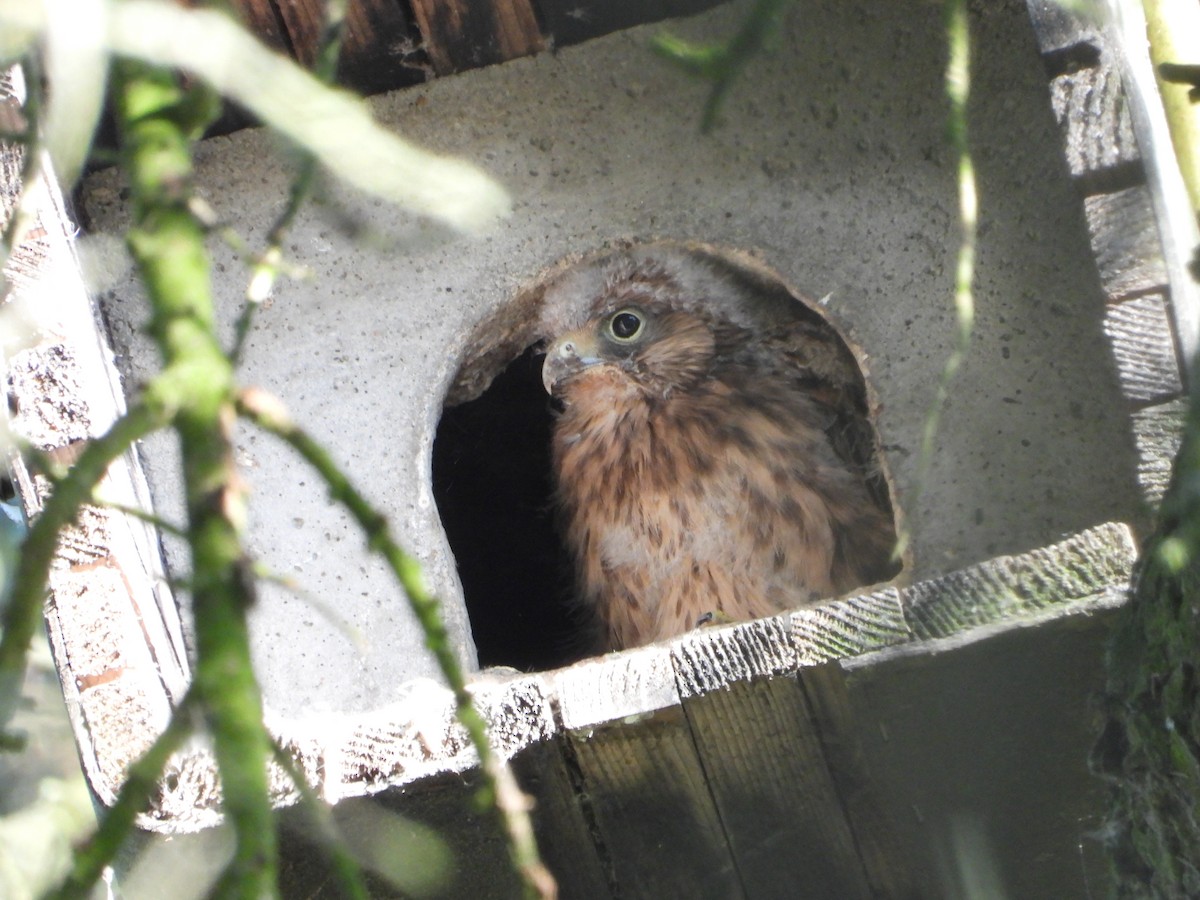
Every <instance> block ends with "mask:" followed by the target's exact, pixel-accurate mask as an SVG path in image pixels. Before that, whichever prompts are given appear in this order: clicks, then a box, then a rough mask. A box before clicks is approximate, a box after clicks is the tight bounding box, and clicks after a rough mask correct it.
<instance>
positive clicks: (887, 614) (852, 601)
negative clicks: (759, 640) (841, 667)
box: [791, 588, 913, 665]
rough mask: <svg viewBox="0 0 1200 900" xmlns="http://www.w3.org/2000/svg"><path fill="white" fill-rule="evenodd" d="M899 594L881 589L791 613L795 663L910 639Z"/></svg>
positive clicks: (853, 652)
mask: <svg viewBox="0 0 1200 900" xmlns="http://www.w3.org/2000/svg"><path fill="white" fill-rule="evenodd" d="M900 598H901V593H900V591H899V590H898V589H897V588H884V589H883V590H880V591H874V592H872V593H870V594H863V595H861V596H858V597H850V598H848V599H845V600H839V601H837V602H834V603H827V604H824V605H822V606H815V607H811V608H809V609H799V610H796V611H795V612H793V613H792V614H791V631H792V642H793V644H794V645H795V647H796V660H797V662H798V663H800V664H802V665H815V664H818V663H822V662H826V661H827V660H830V659H841V658H842V657H845V656H855V655H857V654H859V653H865V652H867V651H869V650H877V649H879V648H880V647H888V646H891V645H892V644H895V643H903V642H905V641H909V640H912V638H913V633H912V630H911V629H910V628H909V625H908V622H907V620H906V619H905V615H904V607H903V604H902V603H901V599H900Z"/></svg>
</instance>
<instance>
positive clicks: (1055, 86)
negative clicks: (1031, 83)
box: [1050, 63, 1141, 178]
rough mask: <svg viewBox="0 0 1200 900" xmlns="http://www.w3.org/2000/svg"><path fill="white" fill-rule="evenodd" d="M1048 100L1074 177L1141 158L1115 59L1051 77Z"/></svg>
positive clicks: (1133, 161)
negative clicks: (1060, 132)
mask: <svg viewBox="0 0 1200 900" xmlns="http://www.w3.org/2000/svg"><path fill="white" fill-rule="evenodd" d="M1050 102H1051V104H1052V105H1053V107H1054V114H1055V116H1056V117H1057V119H1058V124H1059V127H1060V128H1061V129H1062V132H1063V149H1064V151H1065V153H1066V157H1067V164H1068V165H1069V166H1070V168H1071V174H1072V175H1073V176H1075V177H1076V178H1080V177H1083V176H1087V175H1091V174H1094V173H1097V172H1100V171H1103V170H1105V169H1111V168H1114V167H1116V166H1121V165H1128V164H1131V163H1137V162H1139V161H1140V160H1141V155H1140V153H1139V152H1138V146H1137V140H1136V139H1135V138H1134V134H1133V120H1132V119H1131V118H1130V115H1129V105H1128V102H1127V101H1126V99H1125V93H1124V89H1123V87H1122V85H1121V75H1120V72H1119V71H1118V70H1117V68H1116V66H1115V65H1113V64H1112V63H1104V64H1101V65H1096V66H1092V67H1089V68H1084V69H1079V70H1077V71H1074V72H1069V73H1066V74H1063V75H1060V76H1058V77H1057V78H1055V79H1053V80H1052V81H1051V82H1050Z"/></svg>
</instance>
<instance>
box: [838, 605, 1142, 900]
mask: <svg viewBox="0 0 1200 900" xmlns="http://www.w3.org/2000/svg"><path fill="white" fill-rule="evenodd" d="M1125 602H1126V594H1125V592H1122V591H1112V592H1108V593H1104V594H1101V595H1098V596H1097V597H1095V598H1093V599H1091V600H1087V601H1083V602H1080V603H1076V604H1073V605H1072V606H1071V607H1070V608H1068V609H1067V610H1063V609H1062V608H1054V609H1048V610H1045V611H1043V612H1042V613H1040V614H1037V615H1035V616H1033V617H1031V618H1026V619H1023V620H1021V621H1020V622H1017V623H1000V624H993V625H989V626H982V627H980V628H977V629H973V630H970V631H967V632H964V633H962V634H959V635H955V636H953V637H950V638H944V639H940V640H936V641H930V642H926V643H918V644H913V645H908V646H904V647H896V648H890V649H887V650H882V651H879V652H878V653H873V654H868V655H866V656H864V657H860V658H857V659H854V660H846V661H845V662H843V663H841V664H840V667H841V668H842V670H843V672H844V673H845V679H846V689H847V697H848V706H849V716H850V719H849V721H850V725H851V729H850V734H849V737H850V739H852V740H854V741H856V742H857V744H858V749H859V752H861V753H862V758H863V760H864V763H865V771H866V772H867V777H868V778H869V780H870V783H871V785H872V787H873V789H874V791H875V801H876V803H877V811H876V812H875V813H873V815H878V816H883V817H885V818H886V819H887V820H888V821H890V822H892V823H894V825H895V828H894V830H893V831H892V832H891V834H892V835H893V836H894V837H895V838H896V839H897V840H898V841H899V842H900V845H901V856H902V858H903V859H905V860H906V861H907V863H908V865H909V872H911V874H912V875H913V879H914V884H913V891H912V893H911V894H909V896H918V897H947V896H949V897H956V896H997V897H1000V896H1004V897H1083V896H1105V895H1106V890H1105V886H1106V875H1105V872H1106V867H1105V860H1104V859H1103V853H1102V850H1101V848H1100V847H1099V845H1098V844H1096V843H1093V842H1092V841H1091V840H1090V838H1089V837H1088V836H1089V835H1090V834H1092V833H1094V832H1095V830H1096V829H1097V828H1098V827H1100V825H1101V824H1102V822H1103V814H1104V811H1105V806H1106V802H1105V794H1104V786H1103V785H1102V784H1101V783H1100V782H1098V781H1097V780H1096V779H1095V778H1094V777H1093V775H1092V774H1091V772H1090V771H1089V768H1088V753H1089V751H1090V749H1091V746H1092V744H1093V742H1094V740H1095V732H1094V721H1093V709H1092V703H1093V700H1092V698H1093V697H1094V696H1095V695H1096V693H1097V692H1098V691H1099V690H1100V688H1101V687H1102V686H1103V684H1104V649H1105V644H1106V641H1107V638H1108V633H1109V628H1110V624H1111V621H1112V617H1113V614H1114V612H1115V610H1116V609H1117V608H1118V607H1119V606H1121V605H1122V604H1123V603H1125ZM856 824H857V823H856Z"/></svg>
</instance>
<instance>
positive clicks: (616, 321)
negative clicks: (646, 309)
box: [608, 309, 645, 343]
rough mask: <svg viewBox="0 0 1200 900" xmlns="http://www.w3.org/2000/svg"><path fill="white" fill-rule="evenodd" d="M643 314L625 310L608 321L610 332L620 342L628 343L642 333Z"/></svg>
mask: <svg viewBox="0 0 1200 900" xmlns="http://www.w3.org/2000/svg"><path fill="white" fill-rule="evenodd" d="M644 324H645V323H644V322H643V321H642V316H641V313H639V312H637V311H635V310H632V309H623V310H621V311H620V312H618V313H616V314H614V315H613V317H612V318H611V319H609V320H608V330H609V332H611V333H612V336H613V337H614V338H616V339H617V340H618V341H622V342H624V343H628V342H629V341H632V340H634V339H636V338H637V336H638V335H639V334H641V333H642V326H643V325H644Z"/></svg>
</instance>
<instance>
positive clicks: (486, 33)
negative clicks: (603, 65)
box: [412, 0, 545, 75]
mask: <svg viewBox="0 0 1200 900" xmlns="http://www.w3.org/2000/svg"><path fill="white" fill-rule="evenodd" d="M412 10H413V16H414V18H415V19H416V21H417V24H418V26H419V27H420V29H421V34H422V35H424V36H425V50H426V52H427V53H428V54H429V60H430V62H432V63H433V70H434V72H436V73H437V74H438V75H449V74H451V73H452V72H460V71H462V70H463V69H470V68H474V67H476V66H486V65H491V64H492V63H498V62H503V61H504V60H506V59H515V58H516V57H518V56H528V55H530V54H531V53H537V52H538V51H539V50H541V49H542V48H543V47H544V46H545V43H544V41H543V40H542V34H541V31H540V30H539V28H538V22H537V16H536V15H535V14H534V11H533V7H532V6H531V5H530V3H529V0H488V2H487V3H475V2H469V0H413V2H412Z"/></svg>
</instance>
